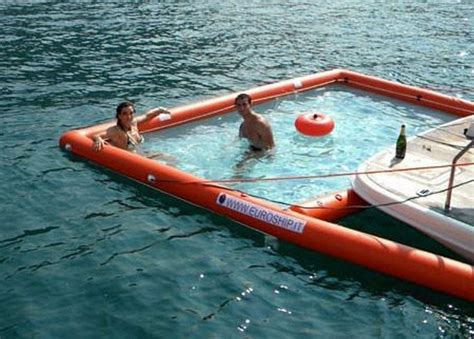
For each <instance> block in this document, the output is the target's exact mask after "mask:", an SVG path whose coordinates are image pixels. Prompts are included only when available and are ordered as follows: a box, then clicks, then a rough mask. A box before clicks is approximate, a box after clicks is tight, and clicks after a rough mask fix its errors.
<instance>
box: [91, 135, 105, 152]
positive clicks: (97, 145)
mask: <svg viewBox="0 0 474 339" xmlns="http://www.w3.org/2000/svg"><path fill="white" fill-rule="evenodd" d="M104 145H105V140H104V139H102V138H101V137H95V138H94V143H93V144H92V149H93V150H94V151H96V152H99V151H101V150H102V148H104Z"/></svg>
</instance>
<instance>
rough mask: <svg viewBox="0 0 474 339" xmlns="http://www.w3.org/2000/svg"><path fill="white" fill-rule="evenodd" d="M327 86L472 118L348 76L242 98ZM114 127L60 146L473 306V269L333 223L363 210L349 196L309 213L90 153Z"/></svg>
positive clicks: (135, 157)
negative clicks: (99, 135)
mask: <svg viewBox="0 0 474 339" xmlns="http://www.w3.org/2000/svg"><path fill="white" fill-rule="evenodd" d="M333 83H340V84H345V85H348V86H353V87H356V88H359V89H362V90H366V91H371V92H375V93H378V94H382V95H385V96H390V97H393V98H397V99H401V100H404V101H408V102H411V103H415V104H419V105H425V106H428V107H431V108H435V109H439V110H442V111H445V112H449V113H452V114H455V115H458V116H467V115H470V114H472V112H474V104H473V103H471V102H468V101H465V100H460V99H457V98H453V97H449V96H445V95H442V94H439V93H436V92H433V91H429V90H424V89H420V88H416V87H412V86H406V85H402V84H398V83H395V82H391V81H387V80H383V79H379V78H376V77H371V76H366V75H363V74H360V73H356V72H352V71H347V70H333V71H329V72H322V73H318V74H314V75H310V76H305V77H300V78H295V79H292V80H286V81H282V82H278V83H275V84H271V85H265V86H261V87H257V88H253V89H250V90H248V91H246V93H248V94H250V95H251V96H252V99H253V102H254V104H259V103H263V102H266V101H269V100H272V99H274V98H277V97H281V96H284V95H288V94H293V93H297V92H302V91H307V90H310V89H314V88H317V87H322V86H327V85H330V84H333ZM235 95H236V94H235V93H232V94H229V95H225V96H222V97H219V98H216V99H212V100H206V101H203V102H199V103H195V104H191V105H186V106H181V107H176V108H173V109H171V111H172V119H171V120H167V121H159V119H157V118H156V119H153V120H151V121H147V122H146V123H144V124H142V125H140V126H139V129H140V131H141V132H150V131H155V130H159V129H163V128H169V127H172V126H176V125H182V124H185V123H188V122H190V121H195V120H198V119H204V118H209V117H212V116H216V115H220V114H225V113H228V112H231V111H234V110H235V108H234V98H235ZM113 124H114V122H110V123H105V124H100V125H97V126H92V127H88V128H82V129H77V130H72V131H69V132H66V133H64V134H63V135H62V136H61V139H60V145H61V147H62V148H63V149H65V150H67V151H69V152H71V153H72V154H74V155H78V156H80V157H83V158H86V159H88V160H90V161H92V162H94V163H96V164H98V165H101V166H104V167H107V168H109V169H111V170H113V171H115V172H117V173H120V174H122V175H124V176H127V177H129V178H131V179H133V180H136V181H138V182H141V183H143V184H145V185H147V186H150V187H152V188H154V189H157V190H159V191H161V192H164V193H166V194H169V195H171V196H174V197H177V198H179V199H181V200H184V201H186V202H188V203H191V204H194V205H197V206H199V207H202V208H205V209H207V210H210V211H212V212H214V213H216V214H219V215H223V216H226V217H228V218H230V219H232V220H234V221H236V222H239V223H241V224H244V225H246V226H248V227H250V228H253V229H256V230H258V231H261V232H264V233H267V234H270V235H273V236H275V237H277V238H279V239H281V240H284V241H288V242H291V243H294V244H296V245H299V246H302V247H304V248H307V249H311V250H315V251H318V252H322V253H324V254H327V255H330V256H334V257H336V258H340V259H343V260H347V261H350V262H353V263H356V264H359V265H362V266H364V267H367V268H369V269H372V270H375V271H378V272H382V273H386V274H389V275H392V276H395V277H398V278H401V279H405V280H407V281H410V282H413V283H417V284H420V285H423V286H426V287H429V288H432V289H434V290H438V291H441V292H444V293H448V294H451V295H454V296H457V297H460V298H464V299H467V300H470V301H474V267H473V266H471V265H468V264H465V263H461V262H458V261H455V260H452V259H448V258H445V257H442V256H439V255H435V254H432V253H428V252H425V251H422V250H418V249H416V248H412V247H408V246H405V245H402V244H398V243H396V242H393V241H390V240H386V239H383V238H380V237H377V236H374V235H369V234H366V233H362V232H359V231H355V230H352V229H348V228H346V227H342V226H340V225H337V224H334V223H332V222H331V221H334V220H337V219H338V218H341V217H343V216H344V215H347V214H349V213H352V212H354V211H356V210H357V209H356V208H352V209H351V208H347V207H351V206H359V205H363V204H364V201H362V200H361V199H360V198H359V197H358V196H357V195H356V194H355V193H354V192H353V191H351V190H348V191H347V192H340V193H338V194H335V195H334V196H329V197H327V198H324V199H320V200H318V201H317V202H316V201H315V202H308V203H306V205H307V206H315V205H316V206H317V207H318V208H315V209H306V208H304V206H302V205H304V204H295V205H294V206H292V207H290V208H286V209H285V208H281V207H279V206H277V205H275V204H271V203H268V202H266V201H263V200H261V199H257V198H254V197H251V196H249V195H246V194H244V193H240V192H235V191H234V190H232V189H230V188H228V187H226V186H224V185H222V184H219V183H212V182H209V181H205V180H203V179H202V178H199V177H196V176H193V175H191V174H189V173H186V172H183V171H181V170H178V169H176V168H173V167H171V166H168V165H165V164H162V163H159V162H157V161H154V160H151V159H148V158H146V157H143V156H141V155H139V154H135V153H131V152H129V151H126V150H122V149H118V148H116V147H113V146H107V145H106V146H105V147H104V149H103V150H102V151H100V152H94V151H93V150H92V144H93V141H92V139H91V137H92V136H93V135H95V134H96V133H99V132H103V131H105V129H107V128H108V127H110V126H112V125H113ZM321 207H323V208H321ZM324 207H326V208H324ZM473 246H474V244H473Z"/></svg>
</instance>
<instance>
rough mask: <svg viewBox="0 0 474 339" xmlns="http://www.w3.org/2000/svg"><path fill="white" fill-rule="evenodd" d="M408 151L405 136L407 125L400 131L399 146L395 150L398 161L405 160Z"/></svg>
mask: <svg viewBox="0 0 474 339" xmlns="http://www.w3.org/2000/svg"><path fill="white" fill-rule="evenodd" d="M406 151H407V137H406V135H405V125H402V128H401V129H400V135H399V136H398V139H397V144H396V148H395V157H396V158H397V159H403V158H405V153H406Z"/></svg>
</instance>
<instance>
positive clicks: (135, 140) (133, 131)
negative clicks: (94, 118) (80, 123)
mask: <svg viewBox="0 0 474 339" xmlns="http://www.w3.org/2000/svg"><path fill="white" fill-rule="evenodd" d="M161 113H165V114H171V113H170V112H169V111H168V110H167V109H165V108H162V107H158V108H154V109H152V110H150V111H148V112H147V113H146V114H144V115H141V116H139V117H136V118H134V116H133V115H134V114H135V107H134V105H133V103H131V102H129V101H125V102H122V103H121V104H119V105H118V106H117V110H116V114H115V117H116V118H117V124H116V125H115V126H112V127H109V128H108V129H107V131H106V132H105V134H104V133H102V134H98V135H96V136H95V137H94V145H93V148H94V150H95V151H100V150H101V149H102V148H103V147H104V145H105V144H106V143H109V144H111V145H113V146H115V147H118V148H122V149H126V150H129V151H132V152H135V150H136V147H137V145H139V144H140V143H142V142H143V137H142V136H141V135H140V132H139V130H138V124H139V123H141V122H144V121H148V120H150V119H153V118H154V117H156V116H157V115H159V114H161Z"/></svg>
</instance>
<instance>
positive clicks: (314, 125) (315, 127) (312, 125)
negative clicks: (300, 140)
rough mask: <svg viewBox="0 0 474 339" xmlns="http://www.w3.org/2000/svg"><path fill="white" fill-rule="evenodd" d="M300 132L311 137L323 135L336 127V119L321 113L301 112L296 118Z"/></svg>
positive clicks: (296, 125) (296, 124)
mask: <svg viewBox="0 0 474 339" xmlns="http://www.w3.org/2000/svg"><path fill="white" fill-rule="evenodd" d="M295 127H296V129H297V130H298V132H300V133H302V134H304V135H308V136H311V137H322V136H324V135H326V134H329V133H331V131H332V130H333V129H334V121H333V120H332V119H331V118H330V117H329V116H327V115H324V114H321V113H305V114H301V115H300V116H299V117H298V118H297V119H296V120H295Z"/></svg>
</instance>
